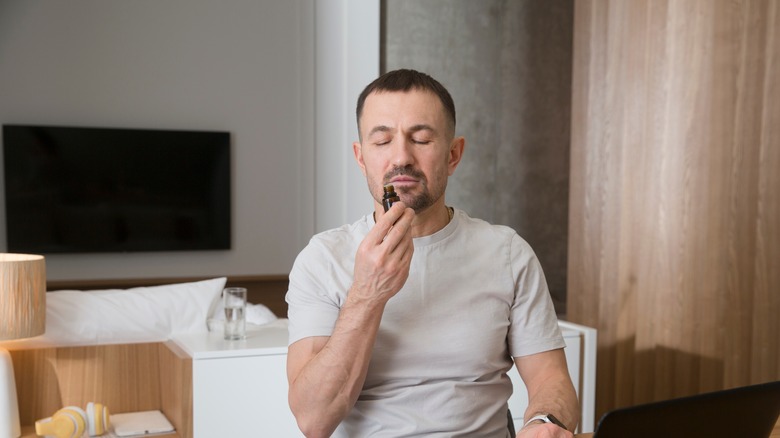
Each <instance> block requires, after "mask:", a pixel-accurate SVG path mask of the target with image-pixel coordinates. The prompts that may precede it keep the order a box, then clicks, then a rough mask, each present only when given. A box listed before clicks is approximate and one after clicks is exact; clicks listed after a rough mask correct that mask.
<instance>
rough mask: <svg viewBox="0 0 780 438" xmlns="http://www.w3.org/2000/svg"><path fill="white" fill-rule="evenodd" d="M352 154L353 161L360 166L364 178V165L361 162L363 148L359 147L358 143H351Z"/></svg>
mask: <svg viewBox="0 0 780 438" xmlns="http://www.w3.org/2000/svg"><path fill="white" fill-rule="evenodd" d="M352 153H353V154H355V161H357V164H358V166H360V171H361V172H363V176H366V163H365V162H364V161H363V147H362V146H361V145H360V142H357V141H356V142H354V143H352Z"/></svg>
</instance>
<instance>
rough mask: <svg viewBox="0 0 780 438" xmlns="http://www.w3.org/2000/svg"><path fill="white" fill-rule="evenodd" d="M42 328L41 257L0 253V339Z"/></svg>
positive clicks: (24, 335) (27, 334)
mask: <svg viewBox="0 0 780 438" xmlns="http://www.w3.org/2000/svg"><path fill="white" fill-rule="evenodd" d="M44 331H46V262H45V260H44V258H43V256H40V255H31V254H0V341H3V340H10V339H21V338H31V337H33V336H38V335H41V334H43V333H44Z"/></svg>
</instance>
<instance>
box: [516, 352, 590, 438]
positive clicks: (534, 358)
mask: <svg viewBox="0 0 780 438" xmlns="http://www.w3.org/2000/svg"><path fill="white" fill-rule="evenodd" d="M515 364H516V365H517V369H518V371H519V372H520V376H521V377H522V378H523V381H524V382H525V386H526V388H527V389H528V409H526V411H525V414H524V419H525V421H528V420H529V419H530V418H532V417H533V416H535V415H537V414H552V415H554V416H555V418H557V419H558V420H559V421H560V422H561V423H563V424H564V425H565V426H566V429H568V430H569V431H574V429H575V428H576V427H577V423H578V422H579V416H580V414H579V402H578V401H577V394H576V392H575V391H574V385H573V384H572V381H571V377H569V371H568V367H567V365H566V356H565V355H564V353H563V350H562V349H558V350H551V351H546V352H543V353H538V354H534V355H531V356H525V357H520V358H516V359H515ZM529 428H530V426H529ZM564 435H565V434H564ZM518 436H520V434H518ZM529 436H534V434H533V433H532V434H530V435H529Z"/></svg>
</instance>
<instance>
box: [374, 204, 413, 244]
mask: <svg viewBox="0 0 780 438" xmlns="http://www.w3.org/2000/svg"><path fill="white" fill-rule="evenodd" d="M413 219H414V210H412V209H411V208H407V209H406V210H405V211H404V212H403V215H402V216H401V217H400V218H398V220H397V221H395V223H394V224H393V226H392V227H391V228H390V230H389V231H388V232H387V234H386V235H385V236H384V239H383V241H382V242H381V243H380V245H382V246H385V247H387V251H389V252H393V251H394V250H395V248H396V247H397V246H398V245H399V244H400V243H401V242H407V243H408V244H411V243H412V220H413Z"/></svg>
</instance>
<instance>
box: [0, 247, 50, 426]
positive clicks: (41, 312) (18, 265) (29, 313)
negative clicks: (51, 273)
mask: <svg viewBox="0 0 780 438" xmlns="http://www.w3.org/2000/svg"><path fill="white" fill-rule="evenodd" d="M44 331H46V262H45V260H44V258H43V256H39V255H31V254H0V342H1V341H7V340H11V339H22V338H30V337H33V336H38V335H42V334H43V333H44ZM21 434H22V430H21V427H20V424H19V404H18V401H17V398H16V382H15V380H14V368H13V362H12V361H11V355H10V354H9V353H8V351H7V350H5V349H4V348H0V436H10V437H14V438H16V437H19V436H21Z"/></svg>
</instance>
